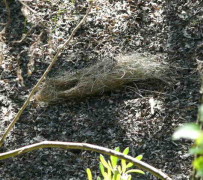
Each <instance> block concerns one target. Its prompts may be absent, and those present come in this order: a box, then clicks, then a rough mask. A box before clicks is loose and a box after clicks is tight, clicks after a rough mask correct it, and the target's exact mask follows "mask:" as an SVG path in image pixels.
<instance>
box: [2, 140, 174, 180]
mask: <svg viewBox="0 0 203 180" xmlns="http://www.w3.org/2000/svg"><path fill="white" fill-rule="evenodd" d="M50 147H52V148H62V149H81V150H88V151H94V152H98V153H102V154H106V155H109V156H116V157H118V158H120V159H124V160H126V161H128V162H132V163H133V164H134V165H135V166H137V167H138V168H140V169H143V170H144V171H148V172H150V173H151V174H153V175H154V176H156V177H158V178H160V179H162V180H172V179H171V178H170V177H169V176H168V175H166V174H165V173H163V172H162V171H160V170H159V169H156V168H155V167H153V166H151V165H149V164H147V163H145V162H143V161H139V160H137V159H135V158H133V157H131V156H129V155H124V154H123V153H121V152H117V151H115V150H111V149H108V148H105V147H101V146H97V145H92V144H88V143H75V142H58V141H43V142H40V143H36V144H32V145H28V146H24V147H21V148H19V149H15V150H12V151H9V152H5V153H0V160H2V159H7V158H10V157H14V156H18V155H20V154H23V153H27V152H30V151H33V150H37V149H41V148H50Z"/></svg>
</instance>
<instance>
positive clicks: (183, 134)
mask: <svg viewBox="0 0 203 180" xmlns="http://www.w3.org/2000/svg"><path fill="white" fill-rule="evenodd" d="M201 133H202V131H201V130H200V127H199V126H198V125H197V124H194V123H188V124H185V125H183V126H182V127H179V128H178V129H177V130H176V131H175V133H174V134H173V139H174V140H177V139H180V138H186V139H197V138H198V137H199V136H200V135H201Z"/></svg>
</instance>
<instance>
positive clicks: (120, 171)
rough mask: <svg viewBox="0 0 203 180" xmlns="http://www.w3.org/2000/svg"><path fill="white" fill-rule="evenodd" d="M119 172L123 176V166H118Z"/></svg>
mask: <svg viewBox="0 0 203 180" xmlns="http://www.w3.org/2000/svg"><path fill="white" fill-rule="evenodd" d="M118 172H119V173H120V174H122V169H121V166H120V165H119V166H118Z"/></svg>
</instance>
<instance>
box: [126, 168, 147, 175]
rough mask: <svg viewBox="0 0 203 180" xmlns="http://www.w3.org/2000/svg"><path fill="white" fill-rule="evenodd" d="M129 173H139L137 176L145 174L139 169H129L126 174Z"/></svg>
mask: <svg viewBox="0 0 203 180" xmlns="http://www.w3.org/2000/svg"><path fill="white" fill-rule="evenodd" d="M129 173H139V174H145V172H144V171H142V170H140V169H130V170H128V171H127V172H126V174H129Z"/></svg>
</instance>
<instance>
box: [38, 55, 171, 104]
mask: <svg viewBox="0 0 203 180" xmlns="http://www.w3.org/2000/svg"><path fill="white" fill-rule="evenodd" d="M167 71H168V67H167V65H166V64H164V63H163V62H160V60H159V58H158V57H157V56H155V55H150V56H145V55H143V54H131V55H125V56H118V57H115V59H114V61H113V60H105V61H102V62H100V63H97V64H95V65H93V66H91V67H89V68H85V69H82V70H79V71H77V72H75V73H63V75H61V76H58V77H55V78H51V79H48V80H47V81H46V82H45V85H44V86H43V87H42V89H41V90H40V91H39V92H38V93H37V95H36V99H37V100H38V101H44V102H60V101H61V100H77V99H81V98H84V97H87V96H93V95H99V94H103V93H104V92H106V91H111V90H115V89H118V88H120V87H122V86H123V85H125V84H127V83H130V82H133V81H140V80H147V79H159V80H162V81H164V82H167V81H168V77H167Z"/></svg>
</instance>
